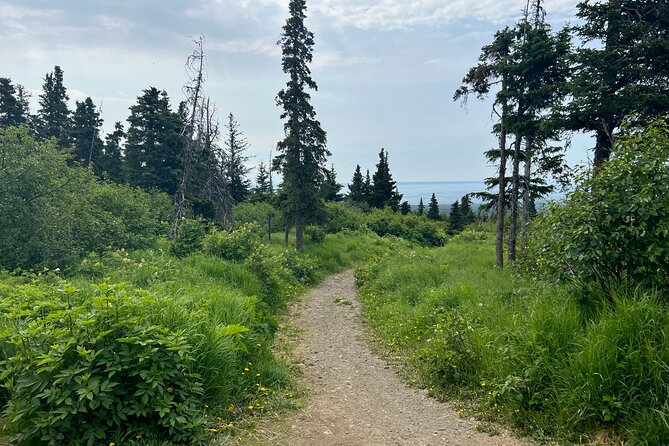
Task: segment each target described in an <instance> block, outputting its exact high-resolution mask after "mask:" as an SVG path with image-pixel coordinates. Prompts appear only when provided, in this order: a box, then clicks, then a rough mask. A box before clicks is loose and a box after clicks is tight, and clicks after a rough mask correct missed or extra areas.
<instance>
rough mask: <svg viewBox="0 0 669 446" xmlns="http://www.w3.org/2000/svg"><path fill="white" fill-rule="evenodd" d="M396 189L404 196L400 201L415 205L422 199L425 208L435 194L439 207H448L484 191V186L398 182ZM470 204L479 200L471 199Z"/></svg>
mask: <svg viewBox="0 0 669 446" xmlns="http://www.w3.org/2000/svg"><path fill="white" fill-rule="evenodd" d="M397 188H398V189H399V191H400V193H401V194H403V195H404V196H403V197H402V201H405V200H406V201H408V202H409V204H412V205H417V204H418V202H419V201H420V199H421V197H422V198H423V203H425V205H426V206H427V204H428V203H429V202H430V197H431V196H432V194H435V195H436V197H437V201H438V202H439V205H440V206H450V205H451V204H452V203H453V202H454V201H455V200H459V199H460V198H462V197H463V196H464V195H466V194H468V193H471V192H481V191H484V190H485V184H484V183H483V181H406V182H405V181H398V182H397ZM472 202H474V203H478V202H480V200H478V199H476V198H472Z"/></svg>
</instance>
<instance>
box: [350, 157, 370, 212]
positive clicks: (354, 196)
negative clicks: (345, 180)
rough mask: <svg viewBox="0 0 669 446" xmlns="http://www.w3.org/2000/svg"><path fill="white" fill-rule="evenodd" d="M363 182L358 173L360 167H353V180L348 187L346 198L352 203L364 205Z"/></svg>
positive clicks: (359, 172) (360, 174) (360, 173)
mask: <svg viewBox="0 0 669 446" xmlns="http://www.w3.org/2000/svg"><path fill="white" fill-rule="evenodd" d="M364 181H365V180H364V179H363V178H362V172H361V171H360V165H356V166H355V172H353V179H352V180H351V184H349V185H348V198H349V200H351V201H352V202H353V203H358V204H360V203H365V202H366V201H367V200H366V197H365V182H364Z"/></svg>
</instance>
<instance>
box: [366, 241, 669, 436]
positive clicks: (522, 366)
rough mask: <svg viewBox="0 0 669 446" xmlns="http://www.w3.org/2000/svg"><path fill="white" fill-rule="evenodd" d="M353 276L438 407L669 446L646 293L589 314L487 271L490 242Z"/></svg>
mask: <svg viewBox="0 0 669 446" xmlns="http://www.w3.org/2000/svg"><path fill="white" fill-rule="evenodd" d="M357 277H358V281H359V283H360V284H361V288H360V295H361V298H362V300H363V303H364V308H365V313H366V315H367V317H368V319H369V321H370V323H371V326H372V327H373V329H374V332H375V333H376V334H377V336H378V338H379V342H381V343H382V344H383V346H384V347H385V349H386V350H388V351H389V353H390V354H392V356H394V357H399V358H401V363H402V364H403V366H404V367H403V369H404V370H405V371H406V372H407V373H409V374H412V377H413V378H414V379H415V380H417V382H418V383H420V384H421V385H423V386H425V387H427V388H430V389H431V391H432V392H433V393H434V394H436V395H437V396H445V397H447V396H453V395H454V394H456V395H461V396H463V395H467V396H470V397H473V398H474V400H475V401H477V402H478V403H477V404H478V410H479V411H480V412H481V413H482V414H485V416H486V417H491V416H492V417H496V418H502V419H506V420H508V421H510V422H511V423H513V424H515V425H516V426H518V427H519V428H521V429H523V430H524V431H526V432H528V433H532V434H535V435H540V436H542V437H543V436H546V435H548V436H557V437H562V438H567V439H570V440H574V439H579V438H582V437H583V436H584V435H585V436H588V435H594V434H595V433H596V432H597V431H598V430H599V429H602V428H607V429H610V428H613V429H614V430H615V431H616V432H617V433H618V434H619V435H621V436H623V437H625V438H626V439H627V440H629V442H630V443H631V444H657V445H659V444H669V440H668V438H669V437H668V436H669V425H668V424H667V420H668V419H669V412H668V411H667V409H668V406H669V404H668V403H667V401H668V399H669V344H668V343H667V339H666V334H667V333H668V331H667V330H668V329H669V318H668V317H667V308H666V306H665V305H663V304H662V303H660V301H659V300H658V299H657V297H656V296H655V295H654V294H653V293H652V292H646V291H643V290H632V291H629V290H621V291H620V293H619V295H617V296H616V297H615V298H614V300H613V302H614V303H613V304H610V305H606V306H602V307H600V308H599V309H598V310H597V311H596V312H593V311H592V309H591V308H583V307H582V306H581V305H580V304H579V298H578V295H577V294H576V293H575V292H574V291H573V290H571V289H569V288H565V287H562V288H561V287H557V286H548V285H545V284H542V283H539V282H534V281H532V280H531V279H528V278H526V277H522V276H517V275H515V274H514V273H513V272H511V271H508V270H499V269H497V268H495V267H494V247H493V245H492V243H490V240H486V239H485V238H483V239H482V238H481V237H474V236H473V235H472V234H467V233H465V234H463V235H462V236H458V237H455V238H454V239H452V240H451V241H450V242H449V244H448V246H446V247H444V248H438V249H432V250H427V249H407V250H404V251H402V252H401V253H398V252H394V253H393V255H391V256H388V257H385V258H383V259H381V260H377V261H376V262H372V263H370V264H368V265H366V266H365V267H364V268H361V269H360V270H359V271H358V274H357Z"/></svg>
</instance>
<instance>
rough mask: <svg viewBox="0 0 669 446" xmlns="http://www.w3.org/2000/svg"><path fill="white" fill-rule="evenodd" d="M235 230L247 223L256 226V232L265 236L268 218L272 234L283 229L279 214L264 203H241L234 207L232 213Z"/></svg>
mask: <svg viewBox="0 0 669 446" xmlns="http://www.w3.org/2000/svg"><path fill="white" fill-rule="evenodd" d="M232 215H233V218H234V222H235V228H240V227H242V226H244V225H247V224H249V223H255V224H256V225H258V226H257V227H258V231H259V232H261V233H262V235H266V234H267V231H268V223H269V218H268V217H269V216H271V219H272V232H277V231H281V230H282V229H283V220H282V217H281V212H280V211H279V210H278V209H277V208H275V207H274V206H272V205H271V204H269V203H266V202H255V203H251V202H243V203H240V204H238V205H236V206H235V207H234V209H233V211H232Z"/></svg>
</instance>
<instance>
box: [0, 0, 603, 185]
mask: <svg viewBox="0 0 669 446" xmlns="http://www.w3.org/2000/svg"><path fill="white" fill-rule="evenodd" d="M524 4H525V0H478V1H476V2H473V1H471V0H308V2H307V5H308V16H309V17H308V20H307V26H308V27H309V28H310V29H311V30H312V31H314V33H315V34H316V46H315V58H314V63H313V66H312V68H313V78H314V80H315V81H316V82H317V83H318V85H319V91H318V92H316V93H314V94H313V103H314V106H315V107H316V111H317V113H318V118H319V120H320V121H321V123H322V125H323V127H324V129H325V130H326V131H327V133H328V147H329V149H330V150H331V151H332V153H333V156H332V157H331V161H332V162H333V163H334V165H335V168H336V170H337V171H338V172H339V180H340V181H341V182H346V181H348V180H349V179H350V177H351V175H352V172H353V169H354V168H355V165H356V164H360V165H361V166H362V167H363V168H370V169H372V170H373V168H374V164H375V163H376V162H377V160H378V152H379V150H380V148H381V147H385V148H386V149H387V150H388V151H389V153H390V166H391V170H392V172H393V175H394V177H395V179H397V180H399V181H429V180H479V179H481V178H482V177H484V176H488V175H490V173H491V172H492V170H491V168H490V167H489V166H487V165H486V161H485V159H484V158H483V155H482V152H483V150H485V149H487V148H489V147H492V146H493V145H494V144H495V140H494V138H493V137H492V136H491V135H490V128H491V119H490V102H489V101H488V102H485V103H478V102H477V101H475V100H471V101H470V102H469V104H468V105H467V107H466V108H463V107H462V106H461V105H460V104H457V103H454V102H453V101H452V99H451V98H452V95H453V91H454V90H455V88H457V86H458V85H459V82H460V80H461V78H462V76H463V74H464V73H465V72H466V70H467V69H468V68H469V67H470V66H472V65H473V64H475V63H476V59H477V57H478V54H479V52H480V48H481V46H483V45H485V44H487V43H488V42H489V41H490V40H491V37H492V34H493V33H494V32H495V30H497V29H500V28H501V27H503V26H505V25H507V24H509V25H512V24H513V23H514V22H515V21H516V20H517V19H518V17H519V16H520V15H521V11H522V9H523V6H524ZM575 4H576V0H546V2H545V6H546V9H547V10H548V19H549V20H550V21H551V22H553V23H554V24H556V26H561V25H562V24H563V23H564V22H565V20H568V19H569V18H570V17H572V16H573V13H574V11H575V6H574V5H575ZM287 14H288V0H189V1H179V0H114V1H109V0H105V1H102V0H79V1H73V0H59V1H57V2H56V1H48V0H0V30H1V31H2V32H0V48H2V65H0V67H1V68H0V77H10V78H11V79H12V80H14V81H15V82H18V83H20V84H23V85H24V86H25V87H26V88H27V89H28V90H29V91H31V92H33V95H34V98H33V102H36V98H37V95H38V94H39V92H40V91H41V86H42V82H43V77H44V75H45V73H47V72H48V71H51V70H52V69H53V67H54V65H60V66H61V68H62V69H63V70H64V73H65V85H66V87H67V88H68V91H69V95H70V98H71V100H72V101H74V100H81V99H83V98H85V97H86V96H91V97H92V98H93V99H94V100H95V101H96V103H97V104H101V105H102V111H103V117H104V119H105V130H109V129H111V128H112V126H113V122H114V121H119V120H120V121H124V120H125V119H126V118H127V116H128V114H129V112H128V107H130V106H131V105H132V104H133V103H134V102H135V101H136V98H137V96H138V95H140V94H141V92H142V90H143V89H145V88H147V87H149V86H155V87H157V88H160V89H164V90H166V91H167V92H168V93H169V95H170V97H171V98H172V101H173V104H176V103H177V102H178V101H179V100H181V99H182V97H183V96H182V92H181V86H182V84H183V83H184V79H185V75H184V62H185V59H186V57H187V56H188V54H189V53H190V52H191V51H192V49H193V45H192V37H195V36H200V35H202V36H204V37H205V53H206V55H207V60H208V79H207V84H206V88H207V93H208V94H209V95H210V96H211V97H212V99H213V100H214V101H215V102H216V104H217V107H218V110H219V113H220V116H221V118H223V117H225V115H227V113H229V112H232V113H234V114H235V116H236V117H237V119H238V121H239V123H240V125H241V129H242V131H243V132H244V134H245V136H246V137H247V138H248V140H249V142H250V143H251V145H252V149H251V153H252V155H254V156H255V163H257V162H260V161H261V160H266V159H268V158H269V152H270V149H271V148H272V147H273V146H275V144H276V142H277V141H278V140H280V139H281V137H282V134H283V132H282V123H281V121H280V119H279V113H280V111H279V109H278V108H277V107H276V104H275V100H274V98H275V96H276V93H277V92H278V91H279V90H280V89H281V88H282V86H283V85H284V83H285V81H286V76H285V75H284V74H283V73H282V71H281V66H280V49H279V48H278V47H277V46H276V41H277V40H278V39H279V36H280V33H281V26H282V24H283V23H284V21H285V19H286V17H287ZM591 144H592V143H591V141H590V139H589V138H579V139H577V140H576V141H575V143H574V146H573V148H572V149H571V151H570V153H569V156H568V158H569V160H570V161H571V162H578V161H582V160H585V159H586V158H587V147H588V146H590V145H591Z"/></svg>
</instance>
